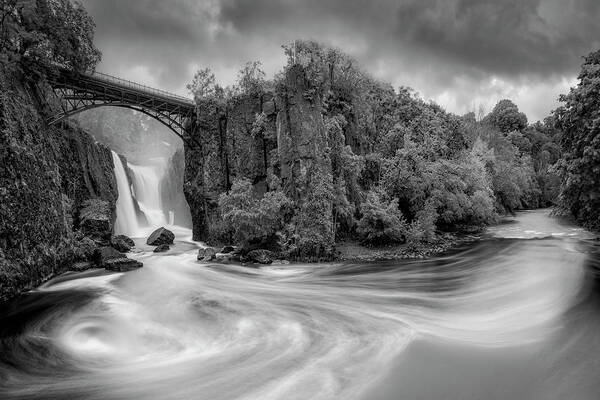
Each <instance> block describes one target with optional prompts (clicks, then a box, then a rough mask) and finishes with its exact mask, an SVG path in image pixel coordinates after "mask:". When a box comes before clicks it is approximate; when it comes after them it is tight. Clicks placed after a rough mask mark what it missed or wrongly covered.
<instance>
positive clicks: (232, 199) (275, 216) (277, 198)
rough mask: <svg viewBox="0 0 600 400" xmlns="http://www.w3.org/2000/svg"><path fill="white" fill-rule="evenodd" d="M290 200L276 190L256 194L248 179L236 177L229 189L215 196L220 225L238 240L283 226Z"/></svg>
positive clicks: (268, 234) (266, 235)
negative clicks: (221, 223) (260, 195)
mask: <svg viewBox="0 0 600 400" xmlns="http://www.w3.org/2000/svg"><path fill="white" fill-rule="evenodd" d="M291 207H292V202H291V200H290V199H288V198H287V197H286V196H285V195H284V194H283V193H282V192H280V191H272V192H267V193H265V195H264V196H263V197H262V198H260V199H259V198H257V197H256V196H255V194H254V192H253V189H252V183H251V182H250V181H249V180H248V179H237V180H234V181H233V185H232V187H231V190H230V191H229V193H223V194H221V195H220V196H219V211H220V214H221V216H222V218H223V222H224V225H225V226H224V229H225V230H229V231H231V232H233V235H234V238H235V240H236V241H238V242H248V241H250V240H253V239H262V238H268V237H270V236H272V235H274V234H275V233H276V232H277V231H278V230H280V229H282V228H283V224H284V221H285V219H286V216H287V214H288V213H289V210H290V209H291Z"/></svg>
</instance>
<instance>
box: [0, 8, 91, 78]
mask: <svg viewBox="0 0 600 400" xmlns="http://www.w3.org/2000/svg"><path fill="white" fill-rule="evenodd" d="M1 18H2V19H1V24H2V26H1V28H0V35H1V37H0V46H1V50H2V53H3V54H4V55H5V56H8V59H7V60H6V61H10V62H15V61H17V62H19V63H20V64H21V65H22V66H23V67H25V68H26V69H28V70H29V71H30V72H36V71H37V72H40V73H45V72H46V71H47V70H48V69H52V68H54V67H55V66H56V65H59V66H62V67H66V68H70V69H73V70H76V71H82V72H86V71H92V70H94V68H95V67H96V65H97V64H98V62H99V61H100V57H101V53H100V51H99V50H98V49H97V48H96V47H95V46H94V43H93V39H94V29H95V24H94V21H93V20H92V18H91V17H90V16H89V15H88V14H87V12H86V10H85V8H84V7H83V6H82V5H81V3H79V2H71V1H70V0H35V1H33V0H4V1H3V2H2V15H1Z"/></svg>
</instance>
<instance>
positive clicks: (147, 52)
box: [83, 0, 600, 121]
mask: <svg viewBox="0 0 600 400" xmlns="http://www.w3.org/2000/svg"><path fill="white" fill-rule="evenodd" d="M83 4H84V6H85V7H86V8H87V9H88V11H89V12H90V14H91V15H92V16H93V17H94V20H95V21H96V25H97V33H96V42H97V45H98V47H99V48H100V49H101V50H102V52H103V62H102V64H101V65H100V67H99V69H100V70H102V71H106V72H108V73H114V74H118V75H120V76H124V77H126V78H129V79H134V80H138V81H142V82H143V83H146V84H150V85H155V86H158V87H161V88H164V89H168V90H172V91H176V92H178V93H181V94H185V84H186V83H187V82H188V81H190V80H191V77H192V75H193V73H194V71H195V70H196V69H197V68H204V67H210V68H211V69H212V70H213V71H215V74H216V75H217V78H218V79H219V80H220V81H221V82H223V83H224V84H230V83H232V82H233V81H234V80H235V76H236V71H237V70H238V68H239V67H240V65H242V64H243V63H245V62H246V61H249V60H260V61H262V62H263V65H264V69H265V70H266V72H267V73H268V74H269V75H272V74H274V73H275V72H277V71H278V70H280V69H281V67H282V65H283V63H284V56H283V52H282V50H281V45H283V44H286V43H289V42H291V41H293V40H294V39H299V38H302V39H316V40H319V41H322V42H324V43H327V44H330V45H334V46H337V47H340V48H341V49H343V50H345V51H346V52H347V53H349V54H351V55H352V56H354V57H355V58H356V59H357V60H358V61H359V62H360V63H361V65H363V67H364V68H365V69H366V70H367V71H369V72H370V73H371V74H372V75H374V76H375V77H377V78H379V79H382V80H385V81H388V82H391V83H392V84H393V85H394V86H400V85H404V86H410V87H413V88H414V89H415V90H416V91H417V92H419V93H420V94H421V95H422V97H424V98H425V99H430V100H433V101H436V102H438V103H439V104H441V105H443V106H445V107H446V108H447V109H448V110H450V111H453V112H456V113H459V114H462V113H464V112H467V111H470V110H475V109H477V108H478V107H479V106H483V107H484V108H485V109H487V110H489V109H491V107H493V105H494V104H495V103H496V102H497V101H498V100H500V99H502V98H506V97H508V98H511V99H513V100H514V101H515V102H516V103H517V104H518V105H519V107H520V108H521V109H522V110H523V111H524V112H526V113H527V115H528V116H529V119H530V120H532V121H534V120H537V119H542V118H543V117H544V116H545V115H547V114H548V112H549V111H550V110H551V109H552V108H554V107H556V105H557V102H556V99H557V97H558V95H559V94H560V93H564V92H566V91H568V88H569V86H571V85H573V84H575V83H576V80H575V78H576V75H577V73H578V71H579V66H580V64H581V62H582V59H581V57H582V56H584V55H586V54H587V53H589V52H590V51H592V50H596V49H597V48H599V47H600V40H599V39H600V24H597V20H598V18H599V17H600V2H597V1H595V0H526V1H517V0H401V1H382V0H373V1H367V0H306V1H302V2H300V1H296V0H252V1H250V0H223V1H217V0H206V1H194V0H135V1H133V0H125V1H124V0H85V1H83Z"/></svg>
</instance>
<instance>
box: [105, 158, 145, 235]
mask: <svg viewBox="0 0 600 400" xmlns="http://www.w3.org/2000/svg"><path fill="white" fill-rule="evenodd" d="M111 153H112V158H113V162H114V164H115V178H116V179H117V190H118V191H119V197H118V199H117V220H116V222H115V233H116V234H124V235H129V236H136V235H137V234H138V231H139V226H138V222H137V216H136V213H135V207H134V205H133V197H132V195H131V188H130V187H129V183H128V181H127V174H126V173H125V168H124V167H123V163H122V162H121V158H120V157H119V156H118V154H117V153H115V152H114V151H111Z"/></svg>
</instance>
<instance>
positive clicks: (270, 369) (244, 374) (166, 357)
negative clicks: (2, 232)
mask: <svg viewBox="0 0 600 400" xmlns="http://www.w3.org/2000/svg"><path fill="white" fill-rule="evenodd" d="M182 234H183V232H179V235H178V237H179V238H181V235H182ZM591 238H592V237H591V235H590V234H588V233H587V232H585V231H583V230H581V229H577V228H574V227H569V226H567V225H562V224H560V223H559V222H558V221H556V220H554V219H551V218H550V217H549V216H548V215H547V211H535V212H526V213H522V214H520V215H519V216H518V217H517V218H516V219H515V220H514V221H511V222H510V223H506V224H502V225H499V226H497V227H494V228H492V229H490V230H489V232H488V233H487V234H486V235H485V237H484V238H483V239H482V240H481V241H479V242H477V243H476V244H473V245H470V246H466V247H465V248H463V249H460V250H458V251H455V252H453V253H451V254H448V255H445V256H441V257H438V258H434V259H431V260H425V261H402V262H400V261H398V262H386V263H365V264H317V265H315V264H312V265H302V264H292V265H283V266H269V267H263V268H247V267H243V266H232V265H205V264H200V263H198V262H197V261H196V260H195V253H196V248H197V244H195V243H193V242H191V241H186V240H181V241H178V243H177V245H176V246H175V247H174V250H172V251H171V252H169V253H166V254H164V255H163V254H160V255H157V254H153V253H150V252H148V251H142V252H139V253H137V254H135V255H134V256H135V257H137V258H139V259H141V260H142V261H143V262H144V265H145V266H144V268H142V269H139V270H136V271H133V272H128V273H125V274H107V273H104V272H101V271H91V272H86V273H80V274H67V275H64V276H61V277H59V278H57V279H54V280H53V281H51V282H49V283H47V284H46V285H44V286H42V287H40V288H39V289H37V290H35V291H33V292H31V293H29V294H27V295H24V296H22V298H20V299H18V300H17V301H15V302H13V303H11V304H8V305H5V306H4V307H3V308H2V310H0V398H2V399H17V398H18V399H337V398H339V399H437V398H439V399H479V398H485V399H504V398H507V399H508V398H511V399H515V398H519V399H526V398H527V399H529V398H532V399H565V398H569V399H596V398H597V394H598V393H599V392H600V382H598V379H597V376H598V373H600V346H598V345H599V344H600V318H598V301H597V297H596V294H595V292H596V290H595V287H596V286H595V283H596V274H595V272H594V271H596V268H597V267H598V257H597V255H596V253H595V251H596V248H597V246H596V245H595V242H594V241H593V240H590V239H591ZM141 247H142V249H143V250H148V249H147V248H144V246H143V245H142V246H141Z"/></svg>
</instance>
